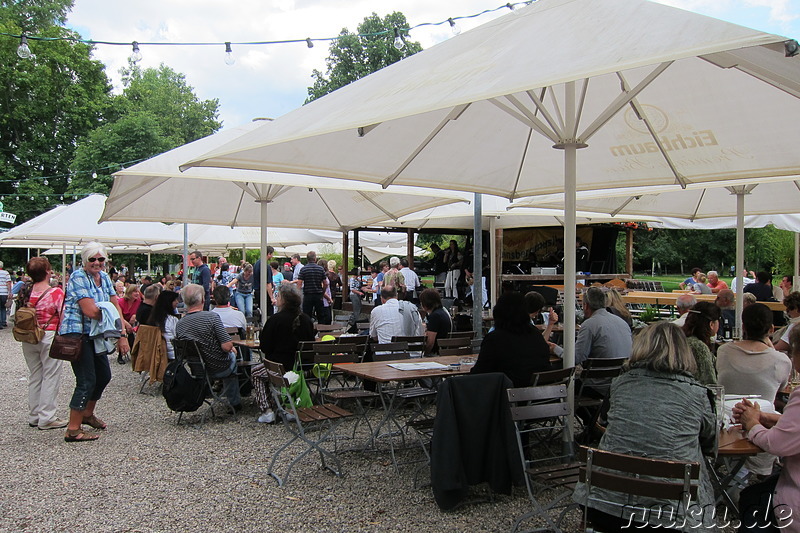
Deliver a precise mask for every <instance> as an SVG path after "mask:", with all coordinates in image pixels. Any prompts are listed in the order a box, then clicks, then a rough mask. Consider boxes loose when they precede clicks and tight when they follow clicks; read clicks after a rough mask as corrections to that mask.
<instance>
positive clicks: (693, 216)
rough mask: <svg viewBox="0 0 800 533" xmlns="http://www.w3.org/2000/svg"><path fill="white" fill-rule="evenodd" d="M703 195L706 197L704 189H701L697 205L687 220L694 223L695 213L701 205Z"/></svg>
mask: <svg viewBox="0 0 800 533" xmlns="http://www.w3.org/2000/svg"><path fill="white" fill-rule="evenodd" d="M705 195H706V189H703V190H702V192H701V193H700V198H698V199H697V205H695V206H694V213H692V216H691V217H690V218H689V220H691V221H692V222H694V221H695V219H696V218H697V213H698V212H699V211H700V204H702V203H703V198H705Z"/></svg>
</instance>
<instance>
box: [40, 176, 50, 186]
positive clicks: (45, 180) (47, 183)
mask: <svg viewBox="0 0 800 533" xmlns="http://www.w3.org/2000/svg"><path fill="white" fill-rule="evenodd" d="M42 183H44V184H45V185H50V182H49V181H47V178H45V179H44V181H43V182H42Z"/></svg>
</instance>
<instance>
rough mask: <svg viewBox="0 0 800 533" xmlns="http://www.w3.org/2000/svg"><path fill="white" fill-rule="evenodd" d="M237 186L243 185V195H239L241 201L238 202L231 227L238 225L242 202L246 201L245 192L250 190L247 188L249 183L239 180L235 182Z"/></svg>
mask: <svg viewBox="0 0 800 533" xmlns="http://www.w3.org/2000/svg"><path fill="white" fill-rule="evenodd" d="M234 183H235V184H236V185H237V186H239V187H241V189H242V195H241V196H239V201H238V202H237V203H236V212H235V213H234V214H233V220H231V229H232V228H233V227H234V226H235V225H236V220H237V219H238V218H239V211H240V210H241V209H242V203H243V201H244V195H245V193H249V192H250V191H248V190H247V184H243V183H239V182H238V181H236V182H234Z"/></svg>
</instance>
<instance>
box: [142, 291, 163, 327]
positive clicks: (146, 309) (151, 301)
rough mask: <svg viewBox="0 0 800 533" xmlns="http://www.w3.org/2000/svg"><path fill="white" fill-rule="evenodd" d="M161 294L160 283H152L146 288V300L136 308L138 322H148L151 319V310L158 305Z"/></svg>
mask: <svg viewBox="0 0 800 533" xmlns="http://www.w3.org/2000/svg"><path fill="white" fill-rule="evenodd" d="M159 294H161V287H160V286H159V285H155V284H151V285H148V287H147V288H146V289H145V290H144V300H142V303H141V304H140V305H139V308H138V309H137V310H136V322H138V323H139V324H147V321H148V320H149V319H150V311H152V310H153V307H155V305H156V300H158V295H159Z"/></svg>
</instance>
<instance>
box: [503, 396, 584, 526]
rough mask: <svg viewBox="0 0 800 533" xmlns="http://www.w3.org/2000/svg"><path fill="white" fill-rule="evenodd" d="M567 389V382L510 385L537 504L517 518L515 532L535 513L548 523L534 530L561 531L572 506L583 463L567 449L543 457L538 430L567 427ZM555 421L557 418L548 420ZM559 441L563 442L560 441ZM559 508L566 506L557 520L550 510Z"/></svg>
mask: <svg viewBox="0 0 800 533" xmlns="http://www.w3.org/2000/svg"><path fill="white" fill-rule="evenodd" d="M567 392H568V388H567V385H564V384H561V385H545V386H541V387H525V388H517V389H508V392H507V393H508V402H509V404H510V406H511V418H512V419H513V420H514V426H515V430H516V435H517V447H518V449H519V454H520V460H521V461H522V465H523V470H524V476H525V486H526V488H527V490H528V498H529V499H530V502H531V505H532V507H533V509H532V510H530V511H528V512H527V513H525V514H523V515H522V516H520V517H519V518H517V519H516V521H515V522H514V527H513V528H512V532H516V531H518V530H519V527H520V526H521V525H522V523H523V522H525V521H526V520H528V519H530V518H533V517H540V518H542V519H544V520H545V522H546V523H547V525H548V527H545V528H541V529H534V530H530V531H556V532H559V533H560V532H561V528H560V526H559V525H560V523H561V521H562V519H563V518H564V515H565V514H566V512H567V510H568V509H569V506H570V502H566V503H565V501H566V500H568V499H569V498H570V497H571V496H572V492H573V491H574V489H575V483H576V482H577V481H578V467H579V466H580V465H579V464H578V463H576V462H574V461H572V458H571V457H570V456H569V455H568V454H566V453H563V452H555V453H550V454H547V456H546V457H541V456H542V450H541V443H542V442H543V440H542V439H540V438H538V434H539V433H541V432H547V434H548V435H550V434H551V433H552V432H553V431H554V430H556V431H563V430H564V424H565V420H566V417H567V415H568V414H569V403H568V402H567ZM552 421H555V422H553V423H546V422H552ZM545 442H546V441H545ZM559 444H561V443H560V442H559V443H556V445H559ZM551 489H557V491H556V494H555V495H554V496H553V497H552V498H551V499H549V500H545V492H547V491H549V490H551ZM558 508H562V511H561V513H560V515H559V516H558V518H557V519H555V520H554V519H553V518H551V517H550V514H549V512H550V510H552V509H558Z"/></svg>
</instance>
